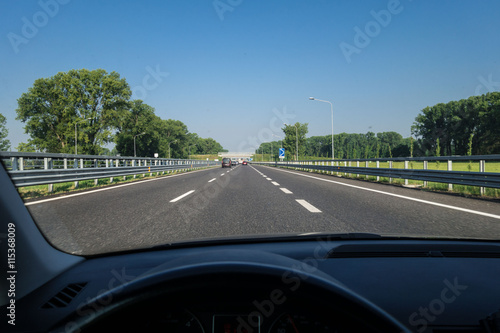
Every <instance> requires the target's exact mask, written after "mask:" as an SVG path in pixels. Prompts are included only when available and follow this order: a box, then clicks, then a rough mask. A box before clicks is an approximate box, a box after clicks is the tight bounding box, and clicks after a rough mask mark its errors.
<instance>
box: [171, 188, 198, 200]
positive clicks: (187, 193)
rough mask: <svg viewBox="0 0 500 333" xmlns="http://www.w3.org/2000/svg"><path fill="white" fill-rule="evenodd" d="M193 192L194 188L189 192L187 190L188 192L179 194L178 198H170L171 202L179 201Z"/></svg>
mask: <svg viewBox="0 0 500 333" xmlns="http://www.w3.org/2000/svg"><path fill="white" fill-rule="evenodd" d="M193 192H194V190H191V191H189V192H186V193H184V194H183V195H181V196H178V197H177V198H175V199H173V200H170V202H177V201H179V200H181V199H182V198H184V197H187V196H188V195H190V194H191V193H193Z"/></svg>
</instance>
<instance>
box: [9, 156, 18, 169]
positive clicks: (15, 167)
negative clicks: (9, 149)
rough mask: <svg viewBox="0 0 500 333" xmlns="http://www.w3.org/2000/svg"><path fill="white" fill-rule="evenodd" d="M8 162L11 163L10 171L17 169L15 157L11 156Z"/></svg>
mask: <svg viewBox="0 0 500 333" xmlns="http://www.w3.org/2000/svg"><path fill="white" fill-rule="evenodd" d="M10 164H11V167H12V171H17V170H18V167H17V157H11V158H10Z"/></svg>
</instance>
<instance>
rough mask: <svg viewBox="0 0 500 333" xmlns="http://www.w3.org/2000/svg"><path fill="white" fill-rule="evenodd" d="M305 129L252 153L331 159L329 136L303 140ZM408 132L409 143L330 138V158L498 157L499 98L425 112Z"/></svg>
mask: <svg viewBox="0 0 500 333" xmlns="http://www.w3.org/2000/svg"><path fill="white" fill-rule="evenodd" d="M307 126H308V124H307V123H303V124H301V123H296V124H294V125H285V126H284V128H282V130H283V133H284V135H285V137H284V139H283V141H280V140H278V141H273V142H265V143H262V144H261V145H260V146H259V148H257V149H256V151H255V153H256V154H272V158H273V159H278V148H280V147H284V148H285V152H286V158H287V159H294V158H295V155H296V151H297V145H298V155H299V159H300V157H301V156H302V157H303V158H310V157H321V158H331V157H332V147H331V146H332V137H331V134H330V135H324V136H312V137H308V138H307V137H306V134H307V132H308V129H307ZM411 132H412V136H410V137H408V138H403V136H402V135H401V134H399V133H397V132H381V133H377V134H375V133H373V132H367V133H366V134H352V133H351V134H349V133H339V134H335V135H334V139H333V140H334V149H335V158H337V159H362V158H387V157H418V156H450V155H483V154H484V155H486V154H500V92H493V93H487V94H485V95H481V96H471V97H469V98H467V99H462V100H459V101H451V102H448V103H439V104H436V105H434V106H431V107H426V108H424V109H423V110H421V112H420V113H419V114H418V115H417V117H416V118H415V122H414V123H413V125H412V127H411ZM297 135H298V140H296V137H297Z"/></svg>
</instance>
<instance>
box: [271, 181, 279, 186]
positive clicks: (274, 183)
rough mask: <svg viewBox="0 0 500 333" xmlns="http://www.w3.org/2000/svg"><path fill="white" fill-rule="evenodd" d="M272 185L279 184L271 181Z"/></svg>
mask: <svg viewBox="0 0 500 333" xmlns="http://www.w3.org/2000/svg"><path fill="white" fill-rule="evenodd" d="M271 183H272V184H273V185H276V186H280V184H278V183H276V182H271Z"/></svg>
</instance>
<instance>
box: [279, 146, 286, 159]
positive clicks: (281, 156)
mask: <svg viewBox="0 0 500 333" xmlns="http://www.w3.org/2000/svg"><path fill="white" fill-rule="evenodd" d="M279 157H280V158H285V148H280V155H279Z"/></svg>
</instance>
